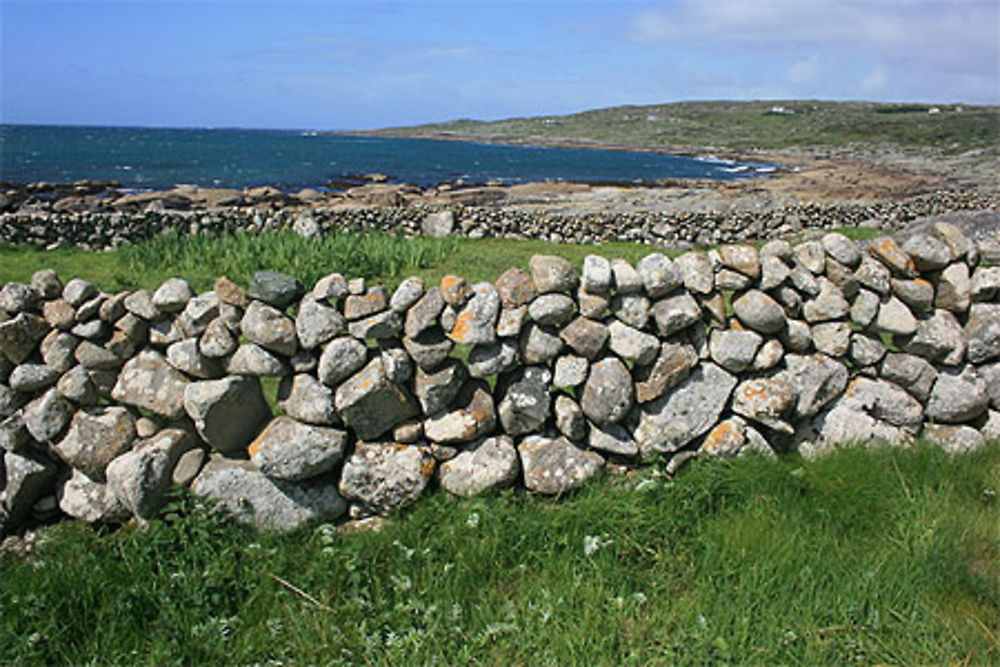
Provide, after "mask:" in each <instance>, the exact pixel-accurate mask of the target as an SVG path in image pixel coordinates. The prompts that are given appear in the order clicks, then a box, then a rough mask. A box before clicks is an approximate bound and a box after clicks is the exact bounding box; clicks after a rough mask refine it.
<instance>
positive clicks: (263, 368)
mask: <svg viewBox="0 0 1000 667" xmlns="http://www.w3.org/2000/svg"><path fill="white" fill-rule="evenodd" d="M289 372H290V369H289V368H288V364H286V363H285V361H284V359H282V358H281V357H279V356H277V355H276V354H274V353H272V352H269V351H267V350H265V349H264V348H263V347H261V346H260V345H257V344H256V343H245V344H243V345H240V346H239V347H238V348H237V349H236V352H235V353H234V354H233V356H232V357H230V358H229V359H228V360H227V361H226V373H228V374H230V375H247V376H255V377H283V376H285V375H288V374H289Z"/></svg>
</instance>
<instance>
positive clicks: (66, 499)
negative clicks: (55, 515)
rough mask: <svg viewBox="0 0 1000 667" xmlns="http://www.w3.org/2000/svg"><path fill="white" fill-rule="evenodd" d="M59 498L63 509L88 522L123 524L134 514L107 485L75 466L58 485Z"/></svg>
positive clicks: (57, 493)
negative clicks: (68, 475)
mask: <svg viewBox="0 0 1000 667" xmlns="http://www.w3.org/2000/svg"><path fill="white" fill-rule="evenodd" d="M56 497H57V499H58V501H59V509H61V510H62V511H63V512H65V513H66V514H68V515H69V516H71V517H73V518H74V519H78V520H80V521H86V522H87V523H123V522H125V521H127V520H128V518H129V516H130V512H129V509H128V508H127V507H126V506H125V505H124V504H123V503H122V502H121V500H119V499H118V497H117V496H116V495H115V494H114V492H113V491H112V490H111V489H110V488H109V487H108V485H107V484H104V483H102V482H95V481H94V480H92V479H91V478H89V477H87V476H86V475H85V474H83V473H82V472H80V471H79V470H75V469H74V470H73V471H72V474H71V475H70V477H69V478H68V479H66V480H65V481H63V482H62V483H60V484H58V485H57V486H56Z"/></svg>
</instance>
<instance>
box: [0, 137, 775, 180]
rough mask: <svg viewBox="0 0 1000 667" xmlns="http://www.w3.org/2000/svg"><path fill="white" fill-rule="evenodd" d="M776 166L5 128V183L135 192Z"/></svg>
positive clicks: (747, 173) (353, 140)
mask: <svg viewBox="0 0 1000 667" xmlns="http://www.w3.org/2000/svg"><path fill="white" fill-rule="evenodd" d="M770 171H773V167H772V166H771V165H765V164H738V163H734V162H731V161H727V160H715V159H711V158H708V159H705V158H687V157H679V156H674V155H663V154H655V153H640V152H627V151H609V150H590V149H574V148H540V147H530V146H509V145H500V144H486V143H465V142H457V141H435V140H428V139H390V138H376V137H355V136H338V135H325V134H321V133H317V132H312V131H291V130H245V129H170V128H134V127H80V126H40V125H0V181H10V182H15V183H28V182H36V181H47V182H50V183H68V182H73V181H79V180H101V181H117V182H119V183H121V184H122V186H123V187H125V188H130V189H138V190H142V189H161V188H170V187H173V186H175V185H181V184H189V185H199V186H203V187H231V188H242V187H248V186H256V185H272V186H275V187H279V188H282V189H285V190H290V191H291V190H297V189H301V188H303V187H314V188H316V187H333V188H336V187H343V186H344V184H345V183H349V182H351V181H353V180H356V179H357V177H358V176H359V175H362V174H369V173H382V174H386V175H387V176H388V177H389V180H390V181H394V182H406V183H413V184H416V185H422V186H428V185H436V184H439V183H443V182H453V181H456V180H457V179H463V180H464V181H466V182H468V183H484V182H487V181H500V182H503V183H504V184H513V183H523V182H529V181H546V180H566V181H578V182H588V183H605V182H613V183H628V182H643V181H655V180H658V179H667V178H711V179H718V180H731V179H736V178H747V177H754V176H759V175H763V174H766V173H768V172H770Z"/></svg>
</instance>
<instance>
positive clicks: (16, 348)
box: [0, 313, 49, 364]
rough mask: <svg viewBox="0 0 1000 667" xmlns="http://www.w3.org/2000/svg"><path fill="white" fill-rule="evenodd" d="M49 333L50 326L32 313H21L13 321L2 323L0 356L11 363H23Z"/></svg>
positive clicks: (0, 323)
mask: <svg viewBox="0 0 1000 667" xmlns="http://www.w3.org/2000/svg"><path fill="white" fill-rule="evenodd" d="M47 333H49V324H48V322H46V321H45V320H44V319H42V318H41V317H38V316H37V315H32V314H31V313H19V314H18V315H17V316H16V317H14V318H13V319H10V320H7V321H6V322H0V354H3V355H4V356H6V357H7V358H8V359H9V360H10V361H11V363H14V364H19V363H21V362H23V361H24V360H25V359H27V358H28V356H29V355H30V354H31V353H32V351H33V350H34V349H35V346H36V345H38V342H39V341H40V340H42V339H43V338H45V335H46V334H47Z"/></svg>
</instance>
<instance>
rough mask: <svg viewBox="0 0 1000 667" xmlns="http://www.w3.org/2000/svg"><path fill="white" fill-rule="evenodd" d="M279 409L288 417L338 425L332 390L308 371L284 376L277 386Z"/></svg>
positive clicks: (324, 424)
mask: <svg viewBox="0 0 1000 667" xmlns="http://www.w3.org/2000/svg"><path fill="white" fill-rule="evenodd" d="M278 400H279V404H280V405H281V409H282V410H284V411H285V414H286V415H288V416H289V417H291V418H293V419H296V420H298V421H300V422H305V423H307V424H316V425H319V426H338V425H340V423H341V422H340V415H338V414H337V409H336V408H335V407H334V398H333V390H332V389H330V388H329V387H327V386H326V385H324V384H322V383H321V382H320V381H319V380H317V379H316V378H315V377H313V376H312V375H309V374H308V373H297V374H296V375H294V376H291V377H290V378H285V379H284V380H283V381H282V383H281V386H280V387H279V388H278Z"/></svg>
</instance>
